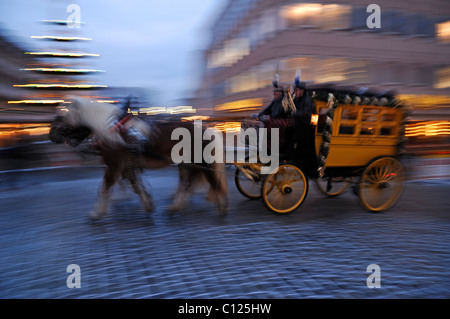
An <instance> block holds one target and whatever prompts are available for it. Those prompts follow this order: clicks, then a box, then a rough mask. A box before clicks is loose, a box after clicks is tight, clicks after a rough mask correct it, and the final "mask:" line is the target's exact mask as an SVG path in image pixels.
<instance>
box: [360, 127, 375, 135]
mask: <svg viewBox="0 0 450 319" xmlns="http://www.w3.org/2000/svg"><path fill="white" fill-rule="evenodd" d="M359 134H360V135H374V134H375V128H374V127H371V126H363V127H361V131H360V132H359Z"/></svg>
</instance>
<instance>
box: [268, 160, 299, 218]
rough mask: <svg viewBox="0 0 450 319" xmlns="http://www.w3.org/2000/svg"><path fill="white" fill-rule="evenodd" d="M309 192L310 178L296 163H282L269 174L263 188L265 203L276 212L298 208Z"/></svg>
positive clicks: (288, 211)
mask: <svg viewBox="0 0 450 319" xmlns="http://www.w3.org/2000/svg"><path fill="white" fill-rule="evenodd" d="M307 193H308V179H307V178H306V176H305V174H304V173H303V171H302V170H301V169H300V168H299V167H298V166H297V165H294V164H282V165H280V166H279V167H278V170H277V171H276V172H275V173H273V174H269V175H267V177H266V178H265V179H264V182H263V184H262V188H261V195H262V199H263V202H264V205H265V206H266V207H267V208H268V209H269V210H270V211H272V212H273V213H275V214H288V213H290V212H292V211H294V210H296V209H297V208H298V207H299V206H300V205H301V204H302V203H303V201H304V200H305V198H306V195H307Z"/></svg>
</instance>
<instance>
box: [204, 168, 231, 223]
mask: <svg viewBox="0 0 450 319" xmlns="http://www.w3.org/2000/svg"><path fill="white" fill-rule="evenodd" d="M220 169H222V168H220V167H213V168H212V169H211V170H205V172H204V173H205V178H206V180H207V181H208V183H209V185H210V188H209V191H208V196H207V197H206V199H207V200H209V201H212V202H213V203H215V204H217V207H218V210H219V214H220V215H221V216H225V215H226V214H227V211H228V197H227V186H226V184H224V181H222V178H226V177H223V176H222V174H221V173H222V172H219V171H214V170H220ZM223 169H224V168H223Z"/></svg>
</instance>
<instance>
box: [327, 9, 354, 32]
mask: <svg viewBox="0 0 450 319" xmlns="http://www.w3.org/2000/svg"><path fill="white" fill-rule="evenodd" d="M351 14H352V9H351V7H350V6H345V5H339V4H328V5H323V6H322V21H323V27H324V28H325V29H348V28H350V22H351Z"/></svg>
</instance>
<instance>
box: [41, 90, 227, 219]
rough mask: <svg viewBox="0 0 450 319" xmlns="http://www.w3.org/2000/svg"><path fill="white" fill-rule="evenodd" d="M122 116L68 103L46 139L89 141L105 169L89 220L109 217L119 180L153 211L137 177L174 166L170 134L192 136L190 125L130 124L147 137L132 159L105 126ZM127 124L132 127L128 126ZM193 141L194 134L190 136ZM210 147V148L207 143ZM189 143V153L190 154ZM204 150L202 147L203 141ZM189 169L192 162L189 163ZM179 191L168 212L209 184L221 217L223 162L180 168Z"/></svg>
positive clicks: (102, 107) (100, 106)
mask: <svg viewBox="0 0 450 319" xmlns="http://www.w3.org/2000/svg"><path fill="white" fill-rule="evenodd" d="M118 114H120V109H119V107H117V106H115V105H113V104H107V103H96V102H91V101H88V100H85V99H81V98H72V99H71V103H70V104H69V106H67V108H66V112H65V115H64V116H58V117H57V118H56V120H55V121H54V122H53V123H52V125H51V129H50V134H49V137H50V139H51V140H52V141H53V142H55V143H66V144H68V145H70V146H75V145H78V144H80V143H81V142H82V141H84V140H85V139H87V138H91V139H92V141H93V143H94V145H95V147H96V149H97V150H98V152H99V154H100V156H101V157H102V159H103V162H104V164H105V166H106V169H105V173H104V176H103V182H102V185H101V188H100V192H99V198H98V200H97V202H96V204H95V206H94V210H93V211H92V212H91V213H90V214H89V216H90V217H91V218H92V219H101V218H102V217H104V216H105V214H106V213H107V211H108V206H109V201H110V195H111V190H112V186H113V185H115V184H116V182H117V181H118V180H119V179H120V178H123V179H126V180H129V181H130V183H131V186H132V187H133V190H134V191H135V192H136V193H137V194H138V195H139V196H140V199H141V201H142V203H143V205H144V208H145V210H146V211H148V212H151V211H153V209H154V205H153V200H152V196H151V195H150V193H149V192H148V191H147V190H146V189H145V187H144V184H143V182H142V177H141V175H140V171H141V170H142V169H146V168H148V169H155V168H162V167H165V166H168V165H172V164H173V161H172V159H171V152H172V148H173V146H174V145H175V144H176V143H178V141H177V140H172V139H171V136H172V131H173V130H174V129H176V128H179V127H183V128H186V129H188V130H189V132H191V133H192V132H193V131H194V124H193V123H192V122H181V121H172V122H162V123H159V122H154V123H147V122H144V121H142V120H139V119H137V118H133V119H132V121H133V123H132V124H128V125H133V127H134V128H138V130H139V131H140V132H141V133H142V134H143V135H144V136H145V137H146V139H147V143H146V145H145V147H144V151H143V152H140V153H139V154H136V153H135V152H132V151H130V148H129V146H130V145H129V144H127V142H126V141H125V139H124V135H123V134H121V133H120V132H119V131H111V130H110V129H109V128H108V124H109V122H110V121H111V118H114V117H115V116H117V115H118ZM129 123H131V122H129ZM192 136H194V134H192ZM210 143H211V142H210ZM193 144H194V141H192V151H191V154H193V150H194V145H193ZM202 146H203V147H202V150H203V148H204V146H205V143H204V142H203V141H202ZM191 163H193V161H192V162H191ZM178 171H179V181H178V189H177V190H176V192H175V195H174V199H173V202H172V204H171V205H169V207H168V209H169V210H171V211H178V210H180V209H182V208H183V207H184V206H185V205H186V204H187V200H188V198H189V195H190V194H192V192H193V191H194V190H195V187H196V186H197V185H198V184H200V183H204V182H207V184H209V192H208V196H207V199H208V200H210V201H213V202H214V203H216V204H217V206H218V210H219V213H220V215H225V214H226V212H227V207H228V186H227V179H226V173H225V166H224V163H223V161H216V162H213V163H211V164H207V163H205V162H202V163H198V164H190V163H181V164H178Z"/></svg>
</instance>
